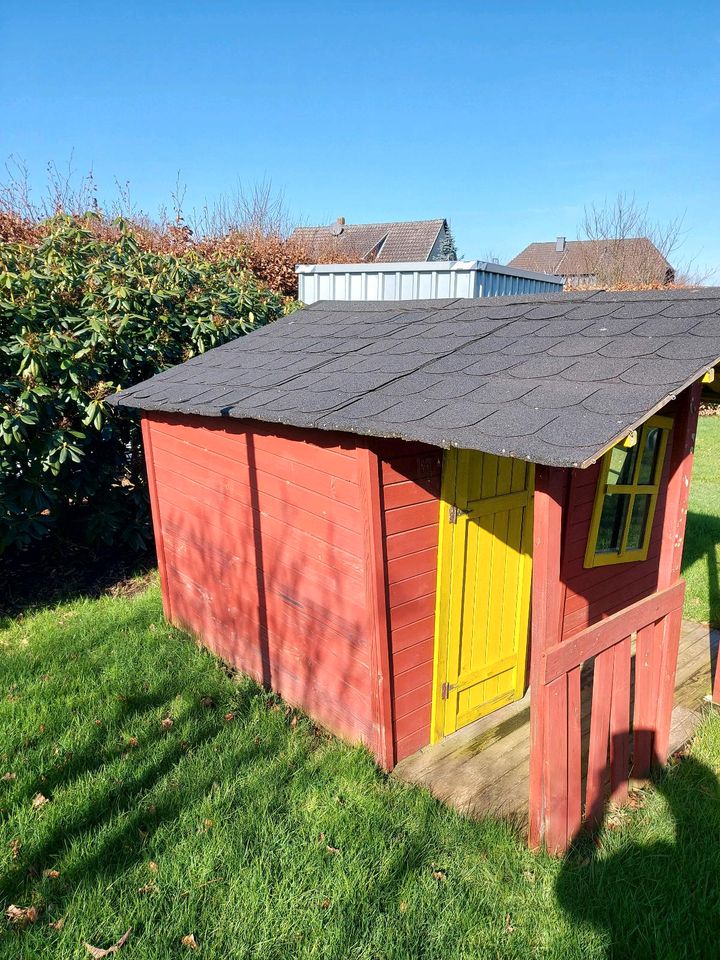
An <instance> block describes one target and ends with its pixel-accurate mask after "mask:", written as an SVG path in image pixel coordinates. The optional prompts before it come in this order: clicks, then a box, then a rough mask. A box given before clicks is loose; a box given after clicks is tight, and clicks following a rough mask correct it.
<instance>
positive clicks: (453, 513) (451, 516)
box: [448, 503, 470, 523]
mask: <svg viewBox="0 0 720 960" xmlns="http://www.w3.org/2000/svg"><path fill="white" fill-rule="evenodd" d="M469 513H470V511H469V510H463V509H462V507H458V505H457V504H456V503H454V504H453V505H452V506H451V507H450V510H449V511H448V520H449V521H450V523H457V522H458V517H466V516H467V515H468V514H469Z"/></svg>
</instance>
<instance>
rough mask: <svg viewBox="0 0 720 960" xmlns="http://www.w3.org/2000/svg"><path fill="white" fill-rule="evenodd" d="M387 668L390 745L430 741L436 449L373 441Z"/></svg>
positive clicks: (399, 755)
mask: <svg viewBox="0 0 720 960" xmlns="http://www.w3.org/2000/svg"><path fill="white" fill-rule="evenodd" d="M373 447H374V449H375V450H376V452H377V453H378V455H379V460H380V476H381V504H382V512H383V523H384V529H385V542H384V545H385V555H386V568H385V569H386V583H387V595H388V610H389V624H390V648H391V670H392V677H393V682H392V717H393V751H394V758H395V760H402V759H403V758H405V757H408V756H410V755H411V754H412V753H414V752H416V751H417V750H419V749H420V748H421V747H424V746H425V745H426V744H428V743H429V742H430V710H431V703H432V666H433V654H434V622H435V621H434V617H435V584H436V577H437V544H438V517H439V509H440V508H439V495H440V478H441V469H442V453H441V451H438V450H437V449H436V448H433V447H426V446H423V445H422V444H418V443H413V444H409V443H406V442H404V441H402V440H397V441H391V440H383V441H378V442H376V443H375V444H374V445H373Z"/></svg>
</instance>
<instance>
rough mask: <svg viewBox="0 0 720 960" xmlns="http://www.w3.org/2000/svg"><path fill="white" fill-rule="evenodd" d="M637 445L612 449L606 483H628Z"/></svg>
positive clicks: (633, 466) (633, 467)
mask: <svg viewBox="0 0 720 960" xmlns="http://www.w3.org/2000/svg"><path fill="white" fill-rule="evenodd" d="M636 456H637V444H636V445H635V446H634V447H629V448H628V447H613V449H612V453H611V454H610V467H609V469H608V477H607V482H608V483H630V482H631V481H632V475H633V470H634V469H635V457H636Z"/></svg>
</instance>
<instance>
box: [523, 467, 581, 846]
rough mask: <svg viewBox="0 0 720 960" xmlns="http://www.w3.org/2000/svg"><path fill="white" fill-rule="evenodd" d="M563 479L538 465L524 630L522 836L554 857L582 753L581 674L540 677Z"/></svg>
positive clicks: (554, 639)
mask: <svg viewBox="0 0 720 960" xmlns="http://www.w3.org/2000/svg"><path fill="white" fill-rule="evenodd" d="M568 481H569V472H568V470H567V469H564V468H556V467H547V466H541V465H538V466H537V467H536V474H535V502H534V511H533V571H532V605H531V633H530V783H529V789H530V795H529V836H528V840H529V844H530V847H531V848H533V849H537V848H539V847H541V846H545V847H546V849H547V850H548V852H550V853H553V854H560V853H562V852H563V851H564V850H565V849H566V847H567V845H568V843H569V842H570V840H571V839H572V836H573V834H574V832H575V829H576V827H578V826H579V822H580V809H579V793H577V791H575V790H573V789H569V788H570V787H572V784H573V782H574V780H575V773H576V771H575V769H574V768H575V766H576V761H577V760H579V755H580V754H579V751H580V740H579V737H580V730H579V716H578V707H579V672H578V676H577V677H576V676H575V675H574V672H572V673H570V674H567V675H563V676H561V677H558V678H557V679H554V680H552V681H551V682H549V683H546V682H545V652H546V651H547V649H548V648H549V647H552V646H554V645H556V644H557V643H559V642H560V639H561V637H562V616H563V606H564V588H563V584H562V579H561V550H562V539H563V530H564V520H565V504H566V501H567V488H568ZM575 681H577V683H576V682H575ZM576 686H577V690H576V689H575V687H576ZM576 719H577V720H578V723H577V731H576V730H575V726H576V724H575V723H574V721H575V720H576ZM576 734H577V736H576ZM576 739H577V744H576V743H575V740H576ZM578 772H579V771H578ZM576 794H577V796H576ZM576 801H577V802H576ZM575 806H577V810H575V809H574V808H575Z"/></svg>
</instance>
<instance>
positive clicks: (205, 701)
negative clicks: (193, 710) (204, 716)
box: [200, 697, 215, 710]
mask: <svg viewBox="0 0 720 960" xmlns="http://www.w3.org/2000/svg"><path fill="white" fill-rule="evenodd" d="M200 706H201V707H207V708H208V710H209V709H210V708H211V707H214V706H215V701H214V700H213V698H212V697H202V698H201V700H200Z"/></svg>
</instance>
